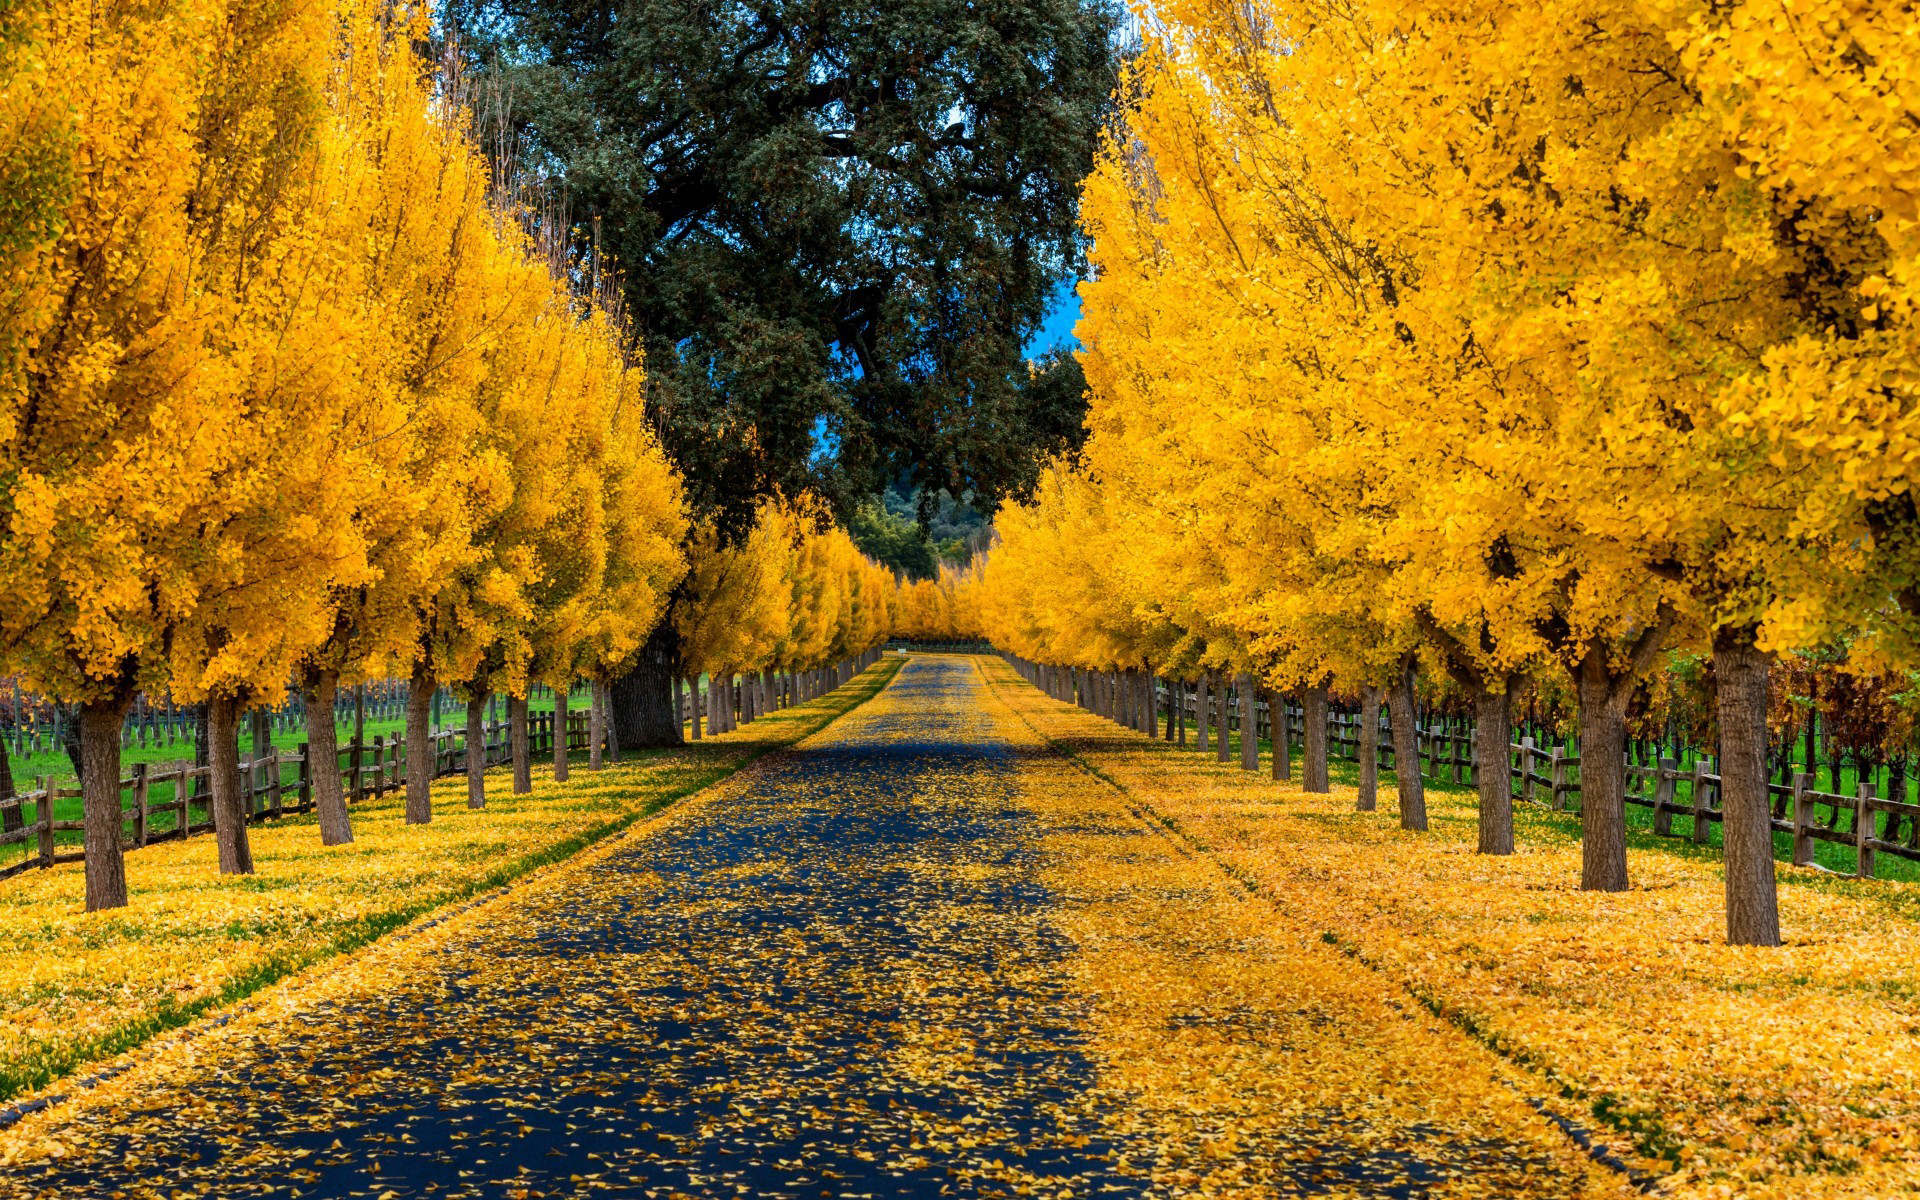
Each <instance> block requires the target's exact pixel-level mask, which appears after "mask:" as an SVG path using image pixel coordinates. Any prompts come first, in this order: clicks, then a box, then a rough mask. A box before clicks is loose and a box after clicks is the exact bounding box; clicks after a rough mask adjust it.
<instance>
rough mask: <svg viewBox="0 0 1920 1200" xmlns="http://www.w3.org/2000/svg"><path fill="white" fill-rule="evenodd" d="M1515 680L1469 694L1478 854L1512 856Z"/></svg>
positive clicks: (1502, 681) (1508, 679)
mask: <svg viewBox="0 0 1920 1200" xmlns="http://www.w3.org/2000/svg"><path fill="white" fill-rule="evenodd" d="M1518 683H1519V681H1518V679H1517V677H1511V676H1510V677H1508V678H1507V679H1504V680H1501V681H1500V682H1499V685H1498V686H1497V687H1487V686H1482V687H1479V688H1476V689H1475V690H1474V693H1473V719H1474V729H1473V759H1474V768H1475V770H1476V771H1477V772H1478V773H1479V781H1478V784H1479V792H1480V845H1479V851H1480V853H1482V854H1512V853H1513V777H1512V776H1511V775H1510V774H1509V773H1508V769H1509V764H1510V763H1511V761H1512V754H1513V749H1512V747H1513V692H1514V689H1515V688H1516V687H1517V686H1518Z"/></svg>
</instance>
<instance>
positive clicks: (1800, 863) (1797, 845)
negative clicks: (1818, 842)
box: [1793, 773, 1813, 867]
mask: <svg viewBox="0 0 1920 1200" xmlns="http://www.w3.org/2000/svg"><path fill="white" fill-rule="evenodd" d="M1812 824H1813V776H1811V775H1807V774H1804V773H1803V774H1799V775H1795V776H1794V777H1793V865H1794V866H1796V867H1804V866H1806V865H1808V864H1809V863H1811V862H1812V861H1813V839H1812V838H1811V837H1809V836H1808V835H1807V830H1808V828H1809V827H1810V826H1811V825H1812Z"/></svg>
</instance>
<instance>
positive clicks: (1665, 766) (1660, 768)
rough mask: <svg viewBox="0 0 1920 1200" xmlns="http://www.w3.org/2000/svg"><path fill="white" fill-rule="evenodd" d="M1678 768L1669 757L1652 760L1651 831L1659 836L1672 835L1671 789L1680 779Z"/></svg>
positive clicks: (1678, 765)
mask: <svg viewBox="0 0 1920 1200" xmlns="http://www.w3.org/2000/svg"><path fill="white" fill-rule="evenodd" d="M1679 768H1680V764H1679V763H1677V762H1675V761H1673V760H1672V759H1670V758H1660V759H1655V760H1654V768H1653V831H1654V832H1655V833H1656V834H1659V835H1660V836H1661V837H1672V836H1673V790H1674V786H1675V784H1676V783H1678V781H1679V779H1680V774H1679Z"/></svg>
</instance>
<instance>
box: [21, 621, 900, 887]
mask: <svg viewBox="0 0 1920 1200" xmlns="http://www.w3.org/2000/svg"><path fill="white" fill-rule="evenodd" d="M879 657H880V650H879V648H878V647H875V648H873V649H870V650H867V651H864V652H862V653H860V654H857V655H854V656H853V657H851V658H847V659H843V660H841V661H839V662H835V663H830V664H828V665H826V666H822V667H815V668H811V669H808V670H803V671H795V672H792V673H775V672H772V671H767V672H763V673H761V674H758V675H756V674H752V673H748V674H744V675H736V674H733V673H731V672H730V673H728V675H729V677H728V678H727V679H725V680H720V679H713V680H710V681H709V682H710V684H711V687H710V689H709V694H708V695H707V696H705V697H702V696H698V695H697V694H696V695H687V696H685V697H684V698H683V699H677V700H676V705H677V707H678V711H679V713H680V716H681V719H682V720H683V721H685V720H687V719H689V718H690V717H691V715H692V713H693V712H694V711H696V708H695V706H696V705H698V711H703V712H704V711H710V709H711V708H713V707H718V706H720V705H725V706H727V707H728V708H729V710H730V711H734V712H736V713H737V714H738V715H739V719H743V720H751V719H753V717H754V716H755V715H759V714H764V713H766V712H769V711H772V710H774V709H778V708H783V707H786V706H788V705H792V704H799V703H803V702H805V701H807V700H811V699H813V698H814V697H816V696H821V695H825V694H826V693H827V692H830V691H832V690H833V689H835V688H837V687H840V686H841V685H842V684H845V683H847V682H848V681H849V680H851V679H852V678H853V677H854V676H855V675H857V674H859V673H860V672H861V671H862V670H865V669H866V668H867V667H869V666H871V665H872V664H873V663H874V662H876V661H878V659H879ZM537 692H545V693H546V694H549V695H550V694H552V693H551V689H536V693H537ZM404 702H405V697H404V694H401V695H399V697H398V698H397V699H396V698H394V697H387V696H384V695H383V696H382V697H380V698H379V703H382V704H386V703H391V704H392V705H393V711H395V712H404ZM590 722H591V711H590V710H589V709H587V708H578V709H569V710H568V712H567V724H566V731H565V736H566V739H567V750H568V752H569V753H571V752H573V751H576V750H580V751H585V750H588V749H590V748H591V741H592V733H591V724H590ZM553 726H554V719H553V714H552V713H551V712H544V713H543V712H534V713H529V714H527V756H528V759H529V760H530V761H534V760H538V759H539V758H541V757H543V756H545V757H551V756H552V754H553V748H554V747H553V738H554V728H553ZM482 728H483V729H484V730H485V737H486V743H485V747H484V752H485V759H486V764H487V765H488V766H490V767H492V766H499V765H502V764H504V763H506V762H508V761H509V760H510V759H511V757H512V749H511V745H510V743H509V740H508V738H509V734H510V726H509V725H508V723H507V722H505V721H492V720H489V721H486V722H484V723H483V725H482ZM432 738H433V764H434V770H433V773H434V777H435V778H440V777H442V776H447V775H458V774H461V773H463V772H465V771H466V769H467V750H466V730H465V727H464V726H461V727H457V728H453V729H445V730H441V731H438V732H436V733H434V734H433V735H432ZM261 741H265V739H264V738H261ZM406 751H407V745H406V738H405V737H404V736H401V735H395V736H393V737H383V736H381V735H377V734H376V735H374V736H373V737H372V738H370V739H369V740H367V741H365V742H353V741H349V742H347V743H346V744H344V745H342V746H341V747H340V748H339V757H338V758H336V759H335V761H334V762H333V763H332V769H333V770H335V771H337V772H339V774H340V780H341V790H342V791H343V792H344V793H345V795H346V799H347V802H348V803H349V804H355V803H358V802H360V801H361V800H363V799H366V798H367V797H369V796H374V797H378V796H383V795H385V794H386V793H387V792H390V791H396V790H399V789H403V788H405V787H406V782H407V765H406V764H407V752H406ZM312 758H313V756H312V753H311V751H310V749H309V747H308V746H307V744H306V743H301V745H300V746H299V747H298V748H297V749H295V750H292V751H286V750H275V751H273V752H272V753H270V754H260V755H256V756H255V757H254V758H251V759H242V760H241V761H240V772H241V783H242V786H243V788H244V793H243V796H242V803H243V804H244V806H245V808H246V811H247V821H248V822H249V823H256V822H260V821H271V820H277V819H279V818H280V817H283V816H286V815H288V814H298V813H307V812H311V811H313V779H314V771H315V770H316V768H317V764H315V763H314V762H313V761H312ZM210 776H211V769H210V768H208V767H204V766H195V765H194V764H193V763H192V762H191V761H189V760H186V759H179V760H176V761H174V762H172V763H170V764H155V763H135V764H133V767H132V773H131V774H130V775H128V776H127V777H126V778H123V779H121V780H120V794H121V801H120V808H121V845H122V846H123V847H125V848H127V849H138V848H140V847H142V846H147V845H151V844H153V843H155V842H162V841H170V840H172V839H174V838H184V837H192V836H194V835H195V834H200V833H205V832H208V831H210V830H211V829H212V828H213V796H212V787H211V784H210ZM81 795H82V793H81V789H80V788H78V787H57V786H54V784H53V783H52V781H51V779H49V778H46V777H42V778H40V779H36V780H35V781H34V787H33V789H32V790H30V791H27V792H25V793H22V794H19V795H16V796H14V797H12V798H11V799H0V856H6V855H7V854H8V851H7V847H11V846H21V847H23V848H24V849H23V854H24V857H23V858H22V859H21V860H20V861H18V862H14V863H10V864H8V865H6V866H4V867H0V879H4V878H6V877H7V876H9V875H13V874H16V873H18V872H20V871H26V870H31V869H33V868H35V867H51V866H54V865H56V864H58V863H63V862H78V861H81V860H82V859H84V857H85V854H84V852H83V851H82V850H80V849H79V848H78V847H70V848H67V849H62V848H61V847H60V845H59V844H58V838H57V837H56V836H55V835H57V834H60V833H72V832H84V831H85V828H86V822H85V821H83V820H82V821H74V820H59V819H57V817H56V813H55V810H56V808H57V807H58V805H59V802H60V801H62V800H74V799H79V798H81ZM29 814H31V816H29Z"/></svg>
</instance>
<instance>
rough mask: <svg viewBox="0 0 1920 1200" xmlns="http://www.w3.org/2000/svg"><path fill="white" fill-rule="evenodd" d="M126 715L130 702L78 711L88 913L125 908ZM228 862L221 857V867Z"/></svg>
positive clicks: (85, 708)
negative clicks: (122, 781)
mask: <svg viewBox="0 0 1920 1200" xmlns="http://www.w3.org/2000/svg"><path fill="white" fill-rule="evenodd" d="M126 715H127V700H126V699H117V700H109V701H104V702H101V703H95V704H84V705H81V706H80V754H81V757H82V759H83V761H84V762H85V764H86V768H85V769H84V770H83V771H81V772H80V789H81V793H82V796H81V803H82V805H83V806H84V813H83V815H84V818H85V824H86V832H85V835H84V837H85V849H86V855H87V864H86V872H87V911H88V912H99V911H101V910H102V909H108V908H125V907H126V905H127V862H126V857H125V855H124V854H123V853H122V852H121V850H120V728H121V725H122V723H123V722H124V721H125V720H126ZM43 803H44V802H43ZM224 857H225V856H224V851H223V853H222V859H223V866H224Z"/></svg>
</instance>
